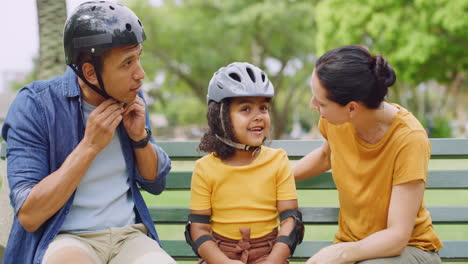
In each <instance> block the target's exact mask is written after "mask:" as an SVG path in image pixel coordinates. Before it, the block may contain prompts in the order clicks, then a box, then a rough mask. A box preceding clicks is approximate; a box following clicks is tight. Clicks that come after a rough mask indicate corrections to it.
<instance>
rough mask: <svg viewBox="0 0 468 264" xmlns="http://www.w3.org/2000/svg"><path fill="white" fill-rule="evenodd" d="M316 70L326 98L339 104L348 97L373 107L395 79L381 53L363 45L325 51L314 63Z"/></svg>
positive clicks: (374, 107)
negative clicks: (372, 53) (375, 53)
mask: <svg viewBox="0 0 468 264" xmlns="http://www.w3.org/2000/svg"><path fill="white" fill-rule="evenodd" d="M315 74H316V76H317V77H318V79H319V80H320V83H321V84H322V85H323V86H324V88H325V89H326V90H327V94H328V96H327V97H328V99H329V100H331V101H333V102H336V103H338V104H340V105H342V106H344V105H346V104H348V103H349V102H351V101H356V102H362V103H364V105H366V106H367V107H368V108H370V109H376V108H378V107H379V105H380V103H381V102H382V101H383V100H384V97H385V96H386V95H387V93H388V87H390V86H392V85H393V84H394V83H395V80H396V74H395V72H394V71H393V69H392V67H390V65H389V64H388V63H387V61H386V60H385V59H384V58H383V57H382V56H380V55H377V56H373V55H371V54H370V53H369V50H368V49H367V48H366V47H364V46H358V45H349V46H344V47H340V48H336V49H333V50H330V51H328V52H327V53H325V54H324V55H323V56H322V57H320V58H319V59H318V61H317V62H316V63H315Z"/></svg>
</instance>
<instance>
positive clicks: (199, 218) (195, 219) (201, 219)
mask: <svg viewBox="0 0 468 264" xmlns="http://www.w3.org/2000/svg"><path fill="white" fill-rule="evenodd" d="M210 218H211V217H210V216H208V215H198V214H189V216H188V222H187V225H185V232H184V234H185V241H186V242H187V244H189V246H190V247H192V250H193V252H194V253H195V255H197V256H198V257H199V258H201V256H200V254H198V248H199V247H200V246H201V245H202V244H203V243H205V242H206V241H209V240H213V238H212V237H211V236H209V235H203V236H201V237H199V238H198V239H197V240H195V241H193V239H192V236H191V235H190V225H191V224H192V223H201V224H210Z"/></svg>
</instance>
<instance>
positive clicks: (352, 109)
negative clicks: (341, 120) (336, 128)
mask: <svg viewBox="0 0 468 264" xmlns="http://www.w3.org/2000/svg"><path fill="white" fill-rule="evenodd" d="M360 107H361V106H360V105H359V104H358V103H357V102H355V101H351V102H349V103H348V104H347V105H346V110H347V111H348V116H349V118H351V119H352V118H353V117H354V116H356V114H357V113H358V112H359V110H360Z"/></svg>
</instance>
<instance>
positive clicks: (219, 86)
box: [216, 83, 224, 89]
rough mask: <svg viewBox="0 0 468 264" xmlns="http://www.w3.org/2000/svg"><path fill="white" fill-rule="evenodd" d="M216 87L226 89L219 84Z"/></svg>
mask: <svg viewBox="0 0 468 264" xmlns="http://www.w3.org/2000/svg"><path fill="white" fill-rule="evenodd" d="M216 86H218V88H219V89H224V88H223V86H221V85H220V84H219V83H217V84H216Z"/></svg>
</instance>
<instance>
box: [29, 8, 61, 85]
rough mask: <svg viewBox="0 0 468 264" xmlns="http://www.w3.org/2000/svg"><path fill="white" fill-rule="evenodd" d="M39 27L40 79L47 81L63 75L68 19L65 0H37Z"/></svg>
mask: <svg viewBox="0 0 468 264" xmlns="http://www.w3.org/2000/svg"><path fill="white" fill-rule="evenodd" d="M36 3H37V18H38V25H39V63H38V78H39V79H40V80H45V79H49V78H52V77H54V76H57V75H61V74H63V72H64V70H65V68H66V65H65V55H64V53H63V27H64V25H65V20H66V19H67V6H66V1H65V0H63V1H62V0H60V1H57V0H36Z"/></svg>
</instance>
